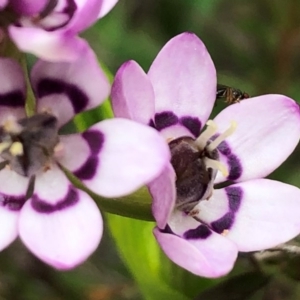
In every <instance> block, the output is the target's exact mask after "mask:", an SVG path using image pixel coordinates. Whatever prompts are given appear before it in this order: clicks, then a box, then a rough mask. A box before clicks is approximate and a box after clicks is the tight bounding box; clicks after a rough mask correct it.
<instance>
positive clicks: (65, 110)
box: [31, 47, 110, 126]
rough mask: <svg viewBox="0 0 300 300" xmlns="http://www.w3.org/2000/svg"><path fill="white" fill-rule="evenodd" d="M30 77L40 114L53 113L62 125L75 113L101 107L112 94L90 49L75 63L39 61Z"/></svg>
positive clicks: (87, 48)
mask: <svg viewBox="0 0 300 300" xmlns="http://www.w3.org/2000/svg"><path fill="white" fill-rule="evenodd" d="M31 75H32V76H31V79H32V84H33V88H34V90H35V92H36V94H37V96H38V103H37V106H38V107H37V109H38V111H51V112H52V114H54V115H55V116H57V118H58V120H59V125H60V126H61V125H63V124H65V123H67V122H68V121H69V120H70V119H71V118H73V117H74V115H75V114H77V113H79V112H81V111H83V110H87V109H91V108H94V107H96V106H98V105H100V104H101V103H102V102H103V101H104V100H105V99H106V98H107V97H108V95H109V92H110V84H109V82H108V79H107V77H106V76H105V74H104V72H103V71H102V69H101V68H100V66H99V63H98V61H97V58H96V56H95V54H94V52H93V51H92V49H91V48H89V47H86V49H85V52H84V53H83V54H82V55H81V57H80V59H78V60H76V61H73V62H60V63H51V62H46V61H42V60H40V61H38V62H37V63H36V64H35V66H34V67H33V70H32V73H31Z"/></svg>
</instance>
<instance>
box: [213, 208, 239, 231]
mask: <svg viewBox="0 0 300 300" xmlns="http://www.w3.org/2000/svg"><path fill="white" fill-rule="evenodd" d="M233 222H234V212H228V213H226V214H225V215H224V216H223V217H221V218H220V219H219V220H217V221H214V222H212V223H211V228H212V229H213V230H214V231H215V232H217V233H222V232H223V231H224V230H227V229H230V227H231V226H232V225H233Z"/></svg>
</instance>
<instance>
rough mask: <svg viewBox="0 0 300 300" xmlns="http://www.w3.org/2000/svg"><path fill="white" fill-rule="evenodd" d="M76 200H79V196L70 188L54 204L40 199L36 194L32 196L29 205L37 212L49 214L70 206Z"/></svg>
mask: <svg viewBox="0 0 300 300" xmlns="http://www.w3.org/2000/svg"><path fill="white" fill-rule="evenodd" d="M78 201H79V197H78V194H77V192H76V190H74V189H73V188H70V189H69V191H68V193H67V195H66V196H65V197H64V198H63V199H61V200H59V201H58V202H57V203H56V204H54V205H53V204H50V203H47V202H46V201H44V200H42V199H40V198H39V197H38V196H37V195H33V196H32V198H31V205H32V208H33V209H34V210H35V211H37V212H39V213H42V214H50V213H54V212H56V211H59V210H63V209H66V208H68V207H70V206H73V205H75V204H76V203H77V202H78Z"/></svg>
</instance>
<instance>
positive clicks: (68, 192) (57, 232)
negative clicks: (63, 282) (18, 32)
mask: <svg viewBox="0 0 300 300" xmlns="http://www.w3.org/2000/svg"><path fill="white" fill-rule="evenodd" d="M0 81H1V85H0V106H1V110H0V141H1V142H0V161H1V162H0V165H1V168H2V169H1V171H0V218H1V224H2V230H1V231H0V249H1V250H2V249H3V248H5V247H6V246H8V245H9V244H10V243H11V242H12V241H13V240H15V239H16V237H17V236H18V235H19V236H20V238H21V240H22V241H23V243H24V244H25V245H26V246H27V247H28V248H29V250H30V251H31V252H33V253H34V254H35V255H36V256H37V257H39V258H40V259H41V260H43V261H44V262H46V263H48V264H50V265H52V266H54V267H55V268H58V269H69V268H72V267H74V266H76V265H78V264H79V263H81V262H82V261H84V260H85V259H86V258H87V257H88V256H89V255H90V254H91V253H92V252H93V251H94V250H95V249H96V247H97V246H98V244H99V242H100V239H101V235H102V228H103V224H102V218H101V215H100V212H99V210H98V208H97V206H96V204H95V203H94V201H93V200H92V199H91V198H90V196H89V195H87V194H86V193H84V192H83V191H81V190H78V189H76V188H75V187H74V186H73V185H72V184H71V183H70V182H69V181H68V179H67V177H66V175H65V173H64V172H63V171H62V170H61V168H60V166H64V167H65V168H67V169H68V170H70V171H71V172H73V173H74V174H75V175H76V176H77V177H78V178H79V179H80V180H82V182H83V183H84V184H85V185H86V186H87V187H88V188H89V189H91V190H92V191H94V192H95V193H98V194H99V195H102V196H104V197H108V198H111V197H120V196H123V195H125V194H129V193H131V192H133V191H134V190H136V189H137V188H139V187H141V186H142V185H145V184H146V183H148V182H149V181H151V180H153V179H154V178H155V177H157V176H158V175H159V173H161V171H162V169H163V168H164V167H165V165H166V163H167V162H168V160H169V157H170V154H169V149H168V147H167V146H166V144H165V142H164V140H163V139H162V138H161V136H160V135H159V134H158V133H157V132H156V131H155V130H154V129H152V128H149V127H148V126H144V125H141V124H138V123H135V122H133V121H130V120H125V119H110V120H105V121H102V122H100V123H97V124H96V125H93V126H92V127H91V128H89V129H88V130H87V131H85V132H83V133H76V134H66V135H62V134H60V133H59V129H60V128H61V127H62V126H63V125H65V124H66V123H68V122H69V121H70V120H71V119H72V118H73V117H74V115H76V114H77V113H79V112H81V111H83V110H86V109H90V108H93V107H95V106H97V105H99V104H100V103H101V102H103V101H104V100H105V98H106V97H107V96H108V94H109V92H110V84H109V82H108V80H107V78H106V76H105V75H104V73H103V71H102V70H101V69H100V68H99V66H98V63H97V59H96V57H95V55H94V53H93V52H92V51H91V50H90V49H87V51H86V52H85V53H84V55H82V56H81V58H80V59H79V60H77V61H74V62H71V63H67V62H65V63H50V62H45V61H41V60H40V61H38V62H37V63H36V64H35V65H34V66H33V68H32V71H31V83H32V88H33V90H34V92H35V95H36V100H37V108H36V110H37V112H36V114H34V115H33V116H30V117H26V115H25V110H24V104H25V91H26V89H25V80H24V77H23V74H22V70H21V68H20V66H19V65H18V64H17V63H16V62H15V61H13V60H11V59H5V58H1V59H0ZM149 145H151V147H149ZM34 179H35V180H34ZM33 182H34V189H33V191H32V183H33Z"/></svg>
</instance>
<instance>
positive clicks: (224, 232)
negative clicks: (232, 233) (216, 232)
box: [221, 229, 229, 236]
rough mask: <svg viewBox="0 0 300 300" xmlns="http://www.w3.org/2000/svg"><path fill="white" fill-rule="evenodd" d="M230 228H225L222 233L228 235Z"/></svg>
mask: <svg viewBox="0 0 300 300" xmlns="http://www.w3.org/2000/svg"><path fill="white" fill-rule="evenodd" d="M228 233H229V230H228V229H224V230H223V232H222V233H221V235H223V236H226V235H228Z"/></svg>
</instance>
